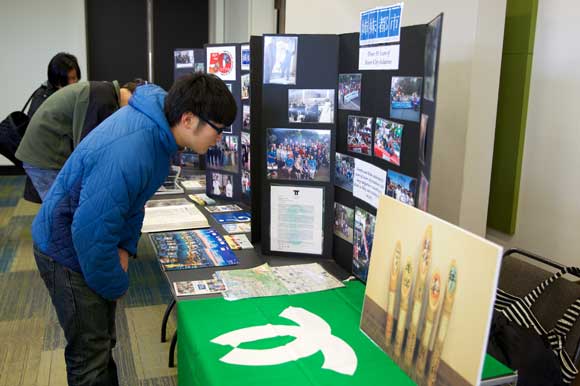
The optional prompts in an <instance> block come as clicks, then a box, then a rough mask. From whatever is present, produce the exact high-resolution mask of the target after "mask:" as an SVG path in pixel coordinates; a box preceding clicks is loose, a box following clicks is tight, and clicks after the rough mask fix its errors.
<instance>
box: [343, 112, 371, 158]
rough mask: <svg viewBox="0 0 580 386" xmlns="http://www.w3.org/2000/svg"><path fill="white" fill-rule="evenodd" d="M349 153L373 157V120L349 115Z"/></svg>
mask: <svg viewBox="0 0 580 386" xmlns="http://www.w3.org/2000/svg"><path fill="white" fill-rule="evenodd" d="M347 145H348V151H351V152H353V153H360V154H365V155H371V154H372V152H371V149H372V146H373V118H371V117H359V116H357V115H349V116H348V122H347Z"/></svg>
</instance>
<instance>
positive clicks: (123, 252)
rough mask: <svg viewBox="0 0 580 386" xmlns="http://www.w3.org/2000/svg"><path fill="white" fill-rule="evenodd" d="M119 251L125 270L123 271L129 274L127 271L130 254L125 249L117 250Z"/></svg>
mask: <svg viewBox="0 0 580 386" xmlns="http://www.w3.org/2000/svg"><path fill="white" fill-rule="evenodd" d="M117 251H118V252H119V261H120V263H121V267H122V268H123V271H125V272H127V269H129V252H127V251H126V250H124V249H123V248H117Z"/></svg>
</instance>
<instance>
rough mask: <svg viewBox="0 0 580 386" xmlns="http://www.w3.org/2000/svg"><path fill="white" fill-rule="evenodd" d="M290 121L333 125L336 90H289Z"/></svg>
mask: <svg viewBox="0 0 580 386" xmlns="http://www.w3.org/2000/svg"><path fill="white" fill-rule="evenodd" d="M288 121H289V122H298V123H333V122H334V90H332V89H328V90H298V89H290V90H288Z"/></svg>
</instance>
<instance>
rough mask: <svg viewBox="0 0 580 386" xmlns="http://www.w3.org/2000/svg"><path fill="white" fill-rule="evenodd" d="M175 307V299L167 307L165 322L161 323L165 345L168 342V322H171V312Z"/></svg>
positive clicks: (162, 341) (162, 339)
mask: <svg viewBox="0 0 580 386" xmlns="http://www.w3.org/2000/svg"><path fill="white" fill-rule="evenodd" d="M174 306H175V299H172V300H171V303H169V304H168V305H167V309H166V310H165V315H163V322H162V323H161V343H164V342H165V341H166V340H167V321H168V320H169V315H170V314H171V310H172V309H173V307H174Z"/></svg>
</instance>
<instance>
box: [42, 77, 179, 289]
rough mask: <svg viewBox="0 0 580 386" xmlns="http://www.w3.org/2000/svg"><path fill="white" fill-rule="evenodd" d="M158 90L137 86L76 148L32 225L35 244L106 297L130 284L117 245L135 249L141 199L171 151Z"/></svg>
mask: <svg viewBox="0 0 580 386" xmlns="http://www.w3.org/2000/svg"><path fill="white" fill-rule="evenodd" d="M165 95H166V93H165V91H163V90H162V89H161V88H160V87H158V86H155V85H145V86H141V87H138V88H137V90H136V91H135V93H134V94H133V97H132V98H131V99H130V101H129V105H128V106H125V107H123V108H121V109H120V110H118V111H117V112H116V113H114V114H113V115H111V116H110V117H109V118H107V119H106V120H105V121H103V122H102V123H101V124H100V125H99V126H97V127H96V128H95V129H94V130H93V131H92V132H91V133H90V134H89V135H88V136H87V137H86V138H85V139H83V140H82V141H81V143H80V144H79V145H78V146H77V147H76V149H75V150H74V152H73V153H72V154H71V156H70V157H69V159H68V160H67V161H66V163H65V164H64V167H63V168H62V170H61V171H60V173H59V174H58V177H57V178H56V180H55V182H54V184H53V185H52V187H51V188H50V190H49V192H48V194H47V196H46V198H45V200H44V203H43V204H42V207H41V208H40V212H39V213H38V215H37V216H36V218H35V219H34V222H33V224H32V237H33V239H34V243H35V244H36V247H37V248H38V249H39V250H40V251H42V252H43V253H45V254H46V255H49V256H51V257H52V258H53V259H54V260H55V261H57V262H59V263H60V264H62V265H64V266H66V267H68V268H70V269H72V270H73V271H76V272H81V273H82V274H83V275H84V278H85V280H86V282H87V284H88V285H89V287H90V288H92V289H93V290H94V291H95V292H96V293H98V294H99V295H101V296H102V297H104V298H105V299H109V300H114V299H117V298H119V297H120V296H122V295H123V294H124V293H125V291H126V290H127V288H128V286H129V279H128V276H127V273H126V272H125V271H123V269H122V267H121V264H120V262H119V254H118V251H117V248H123V249H125V250H127V251H128V252H129V253H130V254H134V253H135V251H136V249H137V242H138V241H139V236H140V232H141V225H142V223H143V215H144V209H143V208H144V205H145V202H146V201H147V200H148V199H149V198H150V197H151V196H152V195H153V194H154V193H155V191H156V190H157V189H158V188H159V186H161V184H162V183H163V181H164V180H165V178H166V177H167V174H168V172H169V162H170V159H171V156H172V155H173V153H175V151H176V150H177V144H176V143H175V138H174V137H173V134H172V133H171V130H170V129H169V124H168V123H167V119H166V118H165V114H164V113H163V102H164V100H165Z"/></svg>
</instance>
